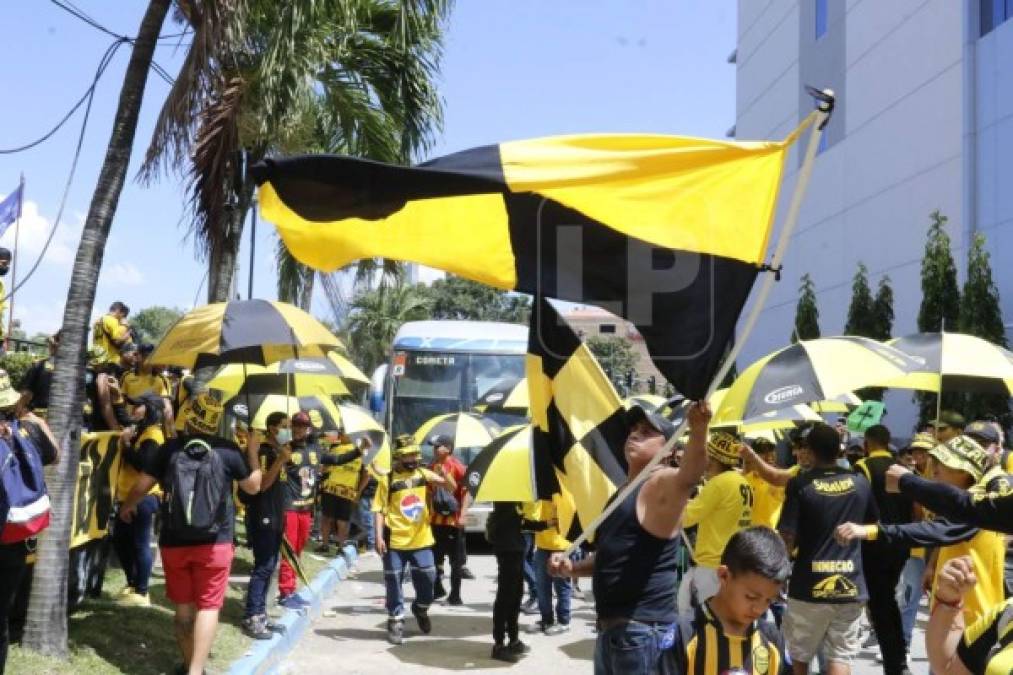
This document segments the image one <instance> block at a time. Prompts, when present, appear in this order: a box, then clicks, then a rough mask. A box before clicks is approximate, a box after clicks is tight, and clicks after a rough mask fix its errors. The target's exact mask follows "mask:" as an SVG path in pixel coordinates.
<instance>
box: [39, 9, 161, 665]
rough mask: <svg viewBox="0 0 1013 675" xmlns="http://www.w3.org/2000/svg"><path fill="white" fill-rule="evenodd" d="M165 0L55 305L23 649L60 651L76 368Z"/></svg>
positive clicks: (135, 50)
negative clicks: (54, 455)
mask: <svg viewBox="0 0 1013 675" xmlns="http://www.w3.org/2000/svg"><path fill="white" fill-rule="evenodd" d="M169 5H170V0H149V2H148V5H147V8H146V9H145V11H144V16H143V18H142V19H141V24H140V28H139V29H138V31H137V37H136V38H135V39H134V40H133V46H132V49H131V53H130V61H129V63H128V64H127V68H126V72H125V73H124V75H123V84H122V86H121V87H120V92H119V101H118V103H117V106H116V113H115V119H114V120H113V125H112V133H111V135H110V137H109V142H108V144H107V146H106V155H105V159H104V160H103V162H102V166H101V168H100V169H99V173H98V181H97V183H96V185H95V191H94V193H92V199H91V205H90V206H89V207H88V215H87V217H86V218H85V221H84V228H83V229H82V231H81V240H80V242H79V243H78V247H77V255H76V257H75V258H74V266H73V268H72V270H71V273H70V288H69V290H68V292H67V302H66V304H65V305H64V310H63V325H62V328H61V331H62V333H61V334H62V339H61V340H60V347H59V349H58V350H57V352H56V361H55V364H54V370H53V384H52V393H51V396H50V398H49V418H48V421H49V425H50V427H51V428H52V430H53V434H54V435H55V436H56V439H57V443H58V444H59V447H60V456H59V460H58V461H57V463H56V466H55V467H52V469H51V471H49V472H47V474H46V487H47V489H48V491H49V498H50V502H51V505H52V515H51V520H50V525H49V529H48V530H47V531H46V536H44V537H40V538H39V546H38V548H37V550H36V556H37V558H36V563H35V572H34V574H33V576H32V590H31V596H30V598H29V601H28V620H27V622H26V624H25V634H24V638H23V640H22V643H23V644H24V645H25V647H27V648H29V649H32V650H35V651H38V652H42V653H43V654H47V655H50V656H57V657H60V658H66V656H67V574H68V566H69V554H68V548H69V544H70V526H71V520H72V517H71V512H72V510H73V507H74V490H75V488H76V487H77V473H78V462H79V457H80V456H79V453H78V447H79V444H80V428H81V411H82V407H83V404H84V400H83V398H84V387H82V386H81V374H82V373H83V372H84V369H85V349H86V347H85V339H86V337H87V332H88V324H89V319H90V317H91V312H92V309H93V307H94V304H95V289H96V286H97V285H98V277H99V273H100V272H101V271H102V258H103V255H104V253H105V245H106V239H107V238H108V237H109V230H110V229H111V227H112V223H113V218H114V216H115V215H116V207H117V206H118V204H119V199H120V192H121V191H122V190H123V184H124V182H125V181H126V177H127V168H128V166H129V164H130V155H131V151H132V149H133V145H134V134H135V133H136V131H137V119H138V116H139V113H140V110H141V100H142V99H143V98H144V89H145V85H146V83H147V80H148V72H149V71H150V70H151V60H152V57H153V55H154V52H155V44H156V41H157V38H158V35H159V32H160V31H161V28H162V23H163V22H164V21H165V17H166V15H167V14H168V12H169Z"/></svg>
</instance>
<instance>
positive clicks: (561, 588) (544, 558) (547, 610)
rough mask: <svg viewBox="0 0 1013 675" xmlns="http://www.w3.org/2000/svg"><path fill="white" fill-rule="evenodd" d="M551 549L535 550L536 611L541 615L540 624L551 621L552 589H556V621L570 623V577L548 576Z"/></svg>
mask: <svg viewBox="0 0 1013 675" xmlns="http://www.w3.org/2000/svg"><path fill="white" fill-rule="evenodd" d="M552 554H553V551H545V550H542V549H540V548H539V549H536V550H535V590H536V592H537V593H538V611H539V612H541V615H542V624H544V625H546V626H548V625H550V624H551V623H552V622H553V621H552V591H553V589H555V591H556V621H557V622H559V623H561V624H564V625H566V624H569V623H570V589H571V586H570V578H569V577H553V576H549V570H548V568H547V566H548V564H549V558H550V557H552Z"/></svg>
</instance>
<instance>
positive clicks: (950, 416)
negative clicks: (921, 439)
mask: <svg viewBox="0 0 1013 675" xmlns="http://www.w3.org/2000/svg"><path fill="white" fill-rule="evenodd" d="M929 424H931V425H932V426H934V427H953V428H954V429H963V428H964V427H965V426H966V425H967V422H966V421H965V420H964V416H963V415H961V414H960V413H958V412H957V411H955V410H944V411H942V412H941V413H939V419H937V420H934V421H932V422H929Z"/></svg>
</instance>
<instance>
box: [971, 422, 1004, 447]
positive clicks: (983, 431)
mask: <svg viewBox="0 0 1013 675" xmlns="http://www.w3.org/2000/svg"><path fill="white" fill-rule="evenodd" d="M964 434H965V435H966V436H970V437H971V438H973V439H974V440H976V441H979V442H981V441H984V443H985V445H989V444H992V443H998V442H999V430H998V429H996V428H995V425H994V424H992V423H991V422H986V421H984V420H975V421H974V422H971V423H970V424H968V425H967V426H966V427H964Z"/></svg>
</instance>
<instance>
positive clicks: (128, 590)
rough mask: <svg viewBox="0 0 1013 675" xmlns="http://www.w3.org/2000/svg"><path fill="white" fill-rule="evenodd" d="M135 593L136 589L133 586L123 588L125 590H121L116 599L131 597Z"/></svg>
mask: <svg viewBox="0 0 1013 675" xmlns="http://www.w3.org/2000/svg"><path fill="white" fill-rule="evenodd" d="M133 592H134V588H133V586H124V587H123V588H122V589H121V590H120V592H119V593H117V594H116V597H117V598H122V597H124V596H127V595H130V594H131V593H133Z"/></svg>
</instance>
